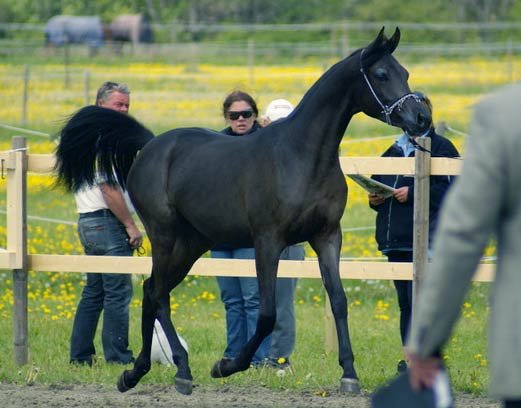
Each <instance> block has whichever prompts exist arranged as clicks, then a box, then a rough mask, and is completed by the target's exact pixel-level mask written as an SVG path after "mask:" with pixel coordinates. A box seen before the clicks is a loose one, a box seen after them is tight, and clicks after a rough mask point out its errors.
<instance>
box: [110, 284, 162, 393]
mask: <svg viewBox="0 0 521 408" xmlns="http://www.w3.org/2000/svg"><path fill="white" fill-rule="evenodd" d="M156 307H157V306H156V305H155V304H154V301H153V299H152V280H151V278H148V279H146V280H145V282H143V305H142V309H141V336H142V339H143V347H142V348H141V352H140V353H139V355H138V357H137V358H136V361H135V362H134V368H133V369H132V370H125V371H124V372H123V373H122V374H121V375H120V376H119V378H118V390H119V391H121V392H125V391H128V390H130V389H131V388H134V387H135V386H136V385H137V383H138V382H139V380H141V378H142V377H143V376H145V374H147V373H148V372H149V371H150V350H151V348H152V334H153V326H154V320H155V315H156V311H155V310H156Z"/></svg>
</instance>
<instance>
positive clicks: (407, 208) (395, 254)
mask: <svg viewBox="0 0 521 408" xmlns="http://www.w3.org/2000/svg"><path fill="white" fill-rule="evenodd" d="M417 95H418V97H419V98H420V100H421V101H422V103H425V104H426V106H427V107H428V108H429V110H430V111H431V114H432V104H431V102H430V100H429V98H427V96H425V95H423V94H420V93H417ZM417 137H430V138H431V150H430V152H431V157H459V153H458V150H457V149H456V147H455V146H454V145H453V144H452V142H451V141H450V140H448V139H447V138H445V137H443V136H440V135H438V134H437V133H436V132H435V130H434V128H433V127H432V125H431V127H430V129H429V131H428V132H427V133H426V134H423V135H418V136H411V135H408V134H406V133H405V134H403V135H401V136H400V137H398V138H397V139H396V141H395V142H394V144H393V145H392V146H391V147H389V148H388V149H387V150H386V151H385V152H384V154H383V155H382V157H414V154H415V150H416V146H417V143H415V139H416V138H417ZM372 178H373V179H375V180H377V181H379V182H381V183H384V184H387V185H389V186H391V187H393V188H394V189H395V192H394V194H393V196H392V197H390V198H387V199H384V198H383V197H382V196H380V195H377V194H369V205H370V207H371V208H372V209H373V210H375V211H376V213H377V214H376V235H375V237H376V242H377V243H378V249H379V250H380V251H381V252H382V253H383V254H384V255H386V256H387V259H388V261H389V262H412V260H413V228H414V216H413V214H414V177H413V176H403V175H374V176H372ZM452 181H453V177H451V176H431V177H430V202H429V241H430V239H431V237H433V236H434V231H435V229H436V225H437V222H438V214H439V211H440V208H441V205H442V202H443V198H444V197H445V194H446V192H447V190H448V189H449V186H450V185H451V182H452ZM394 286H395V288H396V294H397V296H398V305H399V307H400V336H401V340H402V344H403V345H404V344H405V342H406V339H407V332H408V329H409V325H410V321H411V312H412V281H410V280H395V281H394ZM406 369H407V363H406V362H405V361H404V360H401V361H399V362H398V371H399V372H402V371H405V370H406Z"/></svg>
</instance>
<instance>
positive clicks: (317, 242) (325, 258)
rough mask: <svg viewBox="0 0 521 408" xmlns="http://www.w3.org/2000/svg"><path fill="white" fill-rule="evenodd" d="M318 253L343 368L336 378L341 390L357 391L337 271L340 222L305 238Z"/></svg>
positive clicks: (345, 313)
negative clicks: (341, 373)
mask: <svg viewBox="0 0 521 408" xmlns="http://www.w3.org/2000/svg"><path fill="white" fill-rule="evenodd" d="M309 243H310V244H311V246H312V247H313V249H314V250H315V252H316V253H317V255H318V262H319V266H320V273H321V275H322V281H323V282H324V286H325V288H326V291H327V294H328V296H329V299H330V302H331V310H332V311H333V317H334V319H335V325H336V330H337V335H338V351H339V352H338V362H339V364H340V366H341V367H342V368H343V369H344V373H343V375H342V379H341V381H340V390H341V391H343V392H352V393H359V392H360V385H359V382H358V376H357V375H356V371H355V367H354V355H353V350H352V347H351V340H350V338H349V328H348V323H347V298H346V295H345V293H344V288H343V286H342V281H341V279H340V273H339V261H340V247H341V244H342V234H341V229H340V225H338V226H337V227H335V228H334V229H333V230H332V231H330V232H328V233H323V234H320V235H318V236H316V237H314V238H313V239H312V240H310V241H309Z"/></svg>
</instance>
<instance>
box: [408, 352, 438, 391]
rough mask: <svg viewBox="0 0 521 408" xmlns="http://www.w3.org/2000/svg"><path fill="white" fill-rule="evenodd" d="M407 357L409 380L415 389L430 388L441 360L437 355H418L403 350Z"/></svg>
mask: <svg viewBox="0 0 521 408" xmlns="http://www.w3.org/2000/svg"><path fill="white" fill-rule="evenodd" d="M405 355H406V356H407V359H408V369H409V381H410V382H411V387H412V388H413V389H415V390H420V389H422V388H432V386H433V384H434V380H435V379H436V375H437V374H438V372H439V371H440V369H441V368H440V365H441V361H440V359H439V358H437V357H419V356H417V355H415V354H413V353H411V352H410V351H408V350H405Z"/></svg>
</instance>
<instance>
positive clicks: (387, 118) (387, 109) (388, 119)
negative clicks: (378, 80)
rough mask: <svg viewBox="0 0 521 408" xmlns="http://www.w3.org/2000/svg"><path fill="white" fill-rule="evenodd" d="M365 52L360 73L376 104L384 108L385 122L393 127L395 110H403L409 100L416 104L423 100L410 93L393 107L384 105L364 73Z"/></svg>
mask: <svg viewBox="0 0 521 408" xmlns="http://www.w3.org/2000/svg"><path fill="white" fill-rule="evenodd" d="M364 52H365V48H364V49H363V50H362V52H361V53H360V72H361V73H362V75H363V76H364V79H365V82H366V84H367V86H368V87H369V89H370V90H371V93H372V94H373V96H374V98H375V99H376V102H378V104H379V105H380V107H381V108H382V113H383V114H385V121H386V122H387V124H388V125H391V126H392V121H391V114H392V113H393V111H394V109H396V108H398V110H400V109H401V108H402V105H403V103H404V102H405V100H406V99H408V98H413V99H414V100H415V101H416V102H421V99H420V97H419V96H418V95H416V94H415V93H412V92H409V93H407V94H405V95H403V96H402V97H400V98H398V99H397V100H396V101H395V102H393V103H392V105H391V106H389V105H385V104H383V103H382V101H381V100H380V98H378V95H376V92H375V91H374V89H373V87H372V86H371V82H370V81H369V78H368V77H367V74H366V73H365V71H364V65H363V64H362V57H363V55H364Z"/></svg>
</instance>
